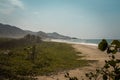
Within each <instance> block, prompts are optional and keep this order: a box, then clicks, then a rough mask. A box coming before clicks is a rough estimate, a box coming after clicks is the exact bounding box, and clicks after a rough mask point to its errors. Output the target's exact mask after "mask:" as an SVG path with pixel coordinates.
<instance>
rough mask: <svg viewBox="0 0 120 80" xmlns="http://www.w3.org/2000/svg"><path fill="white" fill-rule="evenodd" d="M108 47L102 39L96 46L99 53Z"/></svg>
mask: <svg viewBox="0 0 120 80" xmlns="http://www.w3.org/2000/svg"><path fill="white" fill-rule="evenodd" d="M107 47H108V43H107V41H106V40H105V39H103V40H102V41H101V42H100V43H99V44H98V49H100V50H101V51H105V50H106V48H107Z"/></svg>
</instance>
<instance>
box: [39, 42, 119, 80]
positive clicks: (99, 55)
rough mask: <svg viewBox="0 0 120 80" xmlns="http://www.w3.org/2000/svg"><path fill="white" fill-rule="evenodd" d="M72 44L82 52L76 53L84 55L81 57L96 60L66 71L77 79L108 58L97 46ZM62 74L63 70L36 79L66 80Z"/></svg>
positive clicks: (101, 64)
mask: <svg viewBox="0 0 120 80" xmlns="http://www.w3.org/2000/svg"><path fill="white" fill-rule="evenodd" d="M72 46H73V47H74V48H75V50H76V51H78V52H81V53H82V54H79V55H78V56H84V57H82V59H86V60H97V61H98V62H94V63H91V64H90V66H86V67H82V68H76V69H74V70H69V71H68V72H69V73H70V75H71V76H76V77H77V78H79V80H82V79H81V77H83V78H84V79H86V78H85V73H87V72H90V71H94V70H95V69H96V68H100V67H102V66H103V65H104V61H105V60H107V59H109V57H108V55H107V54H106V53H105V52H101V51H100V50H98V49H97V46H91V45H82V44H74V45H72ZM117 56H118V55H117ZM119 58H120V56H119ZM80 59H81V58H80ZM78 60H79V59H78ZM64 74H65V72H60V73H58V74H57V75H52V76H39V77H38V80H67V79H66V78H65V77H64ZM86 80H87V79H86Z"/></svg>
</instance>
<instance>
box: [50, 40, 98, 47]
mask: <svg viewBox="0 0 120 80" xmlns="http://www.w3.org/2000/svg"><path fill="white" fill-rule="evenodd" d="M51 41H53V42H61V43H69V44H82V45H91V46H98V44H95V43H85V42H74V41H70V40H62V39H51Z"/></svg>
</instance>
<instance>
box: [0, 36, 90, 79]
mask: <svg viewBox="0 0 120 80" xmlns="http://www.w3.org/2000/svg"><path fill="white" fill-rule="evenodd" d="M2 41H3V40H2ZM76 54H78V53H77V52H76V51H75V50H74V48H72V47H71V45H69V44H65V43H55V42H43V41H41V39H40V38H38V37H37V36H33V35H27V36H25V37H24V38H21V39H9V40H6V39H5V41H3V42H2V43H0V79H1V80H6V79H8V80H35V76H37V75H51V74H53V73H54V74H55V73H56V72H58V71H63V70H68V69H73V68H76V67H82V66H85V65H87V63H88V61H86V60H79V61H78V60H76V59H77V58H78V56H76Z"/></svg>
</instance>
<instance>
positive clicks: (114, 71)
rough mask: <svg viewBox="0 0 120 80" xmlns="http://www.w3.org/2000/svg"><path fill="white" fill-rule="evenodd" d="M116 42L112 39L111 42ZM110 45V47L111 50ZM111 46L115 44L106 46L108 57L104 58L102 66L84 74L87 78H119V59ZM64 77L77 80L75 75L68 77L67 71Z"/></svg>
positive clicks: (109, 79) (117, 79)
mask: <svg viewBox="0 0 120 80" xmlns="http://www.w3.org/2000/svg"><path fill="white" fill-rule="evenodd" d="M116 42H118V41H116V40H114V41H113V43H116ZM113 43H111V45H113ZM105 46H106V45H105ZM110 47H112V50H111V48H110ZM113 47H115V46H109V48H106V49H107V53H108V55H110V56H109V58H110V59H109V60H105V64H104V66H103V67H102V68H100V69H96V71H95V72H89V73H86V74H85V75H86V77H87V78H88V80H120V59H116V57H115V53H116V48H113ZM114 49H115V50H114ZM65 77H67V78H68V79H69V80H78V78H76V77H70V76H69V73H67V74H66V75H65ZM82 80H84V79H82Z"/></svg>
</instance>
